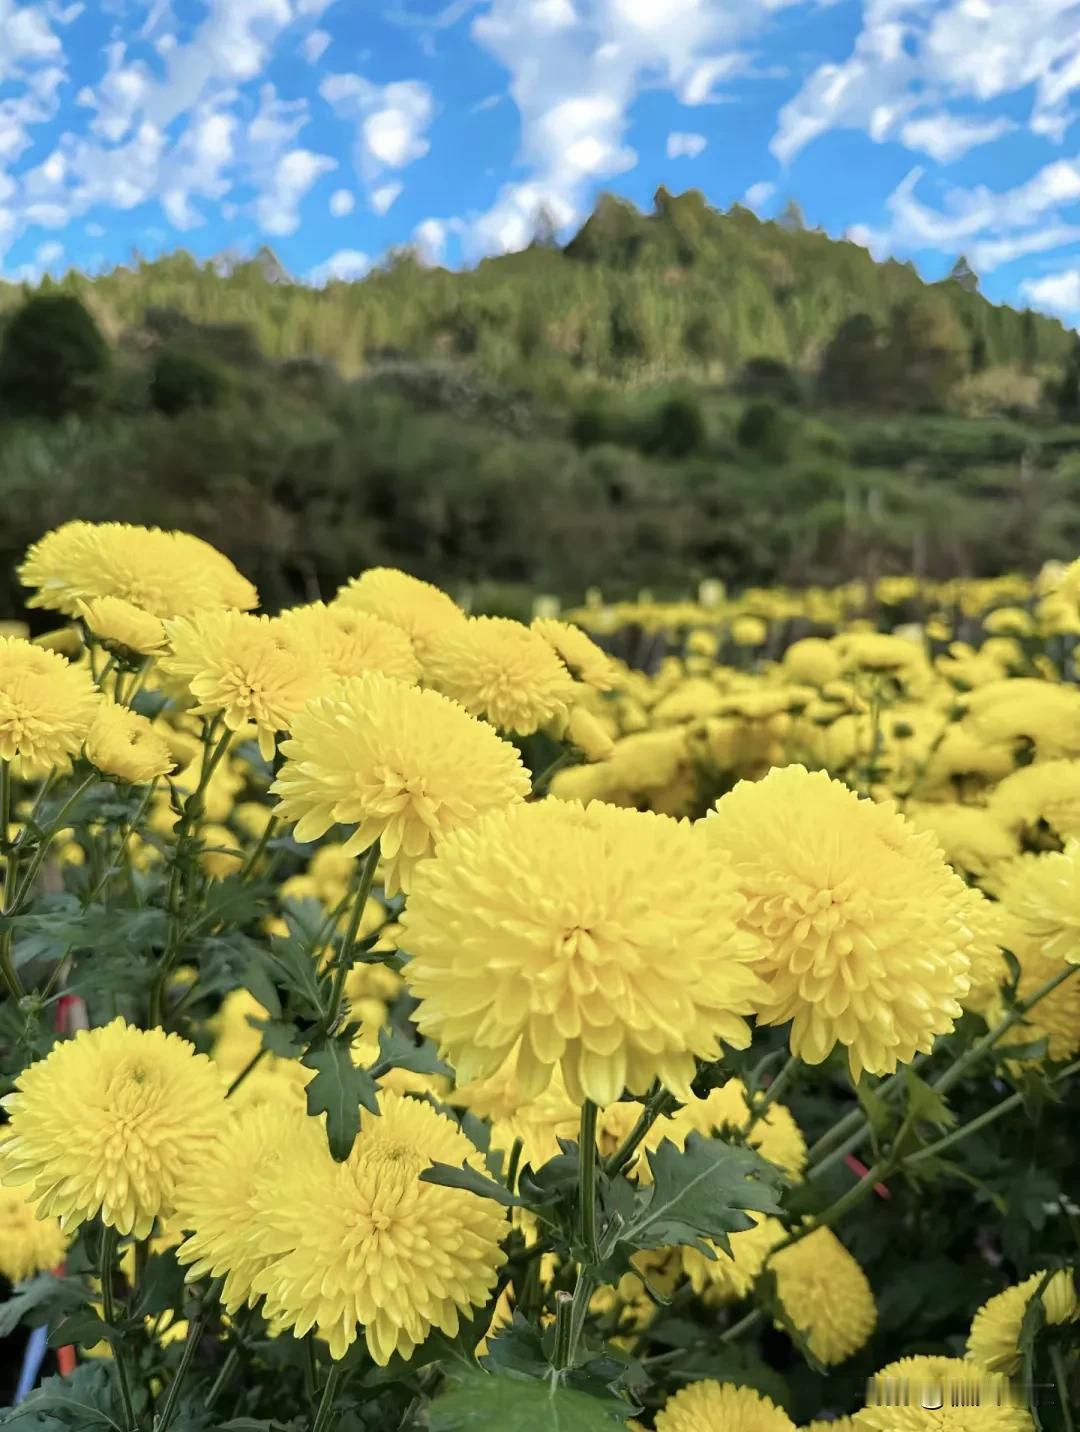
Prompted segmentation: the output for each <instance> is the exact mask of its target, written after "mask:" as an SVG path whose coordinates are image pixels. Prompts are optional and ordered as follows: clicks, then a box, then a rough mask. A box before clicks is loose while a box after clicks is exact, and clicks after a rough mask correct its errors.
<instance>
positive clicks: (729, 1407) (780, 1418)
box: [656, 1378, 796, 1432]
mask: <svg viewBox="0 0 1080 1432" xmlns="http://www.w3.org/2000/svg"><path fill="white" fill-rule="evenodd" d="M656 1432H796V1428H795V1423H794V1422H792V1420H791V1418H790V1417H789V1416H788V1415H787V1413H786V1412H785V1411H784V1410H783V1409H782V1408H780V1407H777V1405H776V1403H775V1402H773V1400H772V1398H771V1397H766V1396H765V1394H764V1393H762V1392H755V1391H754V1389H753V1388H752V1387H736V1386H735V1384H734V1383H731V1382H714V1381H713V1380H712V1379H711V1378H709V1379H707V1380H705V1381H703V1382H692V1383H691V1384H690V1385H689V1387H684V1388H682V1389H681V1390H680V1391H679V1392H676V1393H675V1395H674V1397H669V1398H668V1400H667V1402H665V1403H664V1406H663V1408H662V1409H661V1411H660V1412H658V1413H657V1414H656Z"/></svg>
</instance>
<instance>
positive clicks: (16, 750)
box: [0, 637, 101, 776]
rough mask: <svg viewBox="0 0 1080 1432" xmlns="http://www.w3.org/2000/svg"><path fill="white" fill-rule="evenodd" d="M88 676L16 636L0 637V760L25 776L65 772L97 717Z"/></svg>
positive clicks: (93, 689)
mask: <svg viewBox="0 0 1080 1432" xmlns="http://www.w3.org/2000/svg"><path fill="white" fill-rule="evenodd" d="M100 703H101V695H100V693H99V692H98V690H97V688H96V687H95V686H94V683H93V681H92V680H91V679H90V674H89V672H87V671H85V670H84V669H83V668H82V667H79V666H72V665H70V664H69V663H68V662H67V661H65V660H64V658H63V657H62V656H58V655H57V653H56V652H54V651H46V650H45V649H44V648H43V647H40V646H33V645H32V644H31V643H30V642H28V641H23V640H22V639H21V638H20V637H0V760H5V761H13V760H15V759H16V758H17V759H18V760H19V761H20V763H21V765H22V768H23V771H24V773H25V774H26V775H27V776H35V775H43V774H45V773H46V772H47V771H49V770H50V769H51V768H52V767H54V766H55V767H56V768H57V769H59V770H60V771H67V770H69V769H70V766H71V758H72V756H74V755H76V754H77V752H78V750H79V748H80V747H81V746H82V743H83V741H84V740H85V739H86V735H87V732H88V731H89V730H90V727H91V725H92V723H93V720H94V717H95V715H96V714H97V709H98V706H99V705H100Z"/></svg>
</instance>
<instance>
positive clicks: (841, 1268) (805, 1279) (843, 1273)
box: [767, 1228, 877, 1367]
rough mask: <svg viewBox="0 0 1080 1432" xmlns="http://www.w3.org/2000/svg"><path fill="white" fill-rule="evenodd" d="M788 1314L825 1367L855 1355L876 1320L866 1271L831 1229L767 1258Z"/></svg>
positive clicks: (822, 1230)
mask: <svg viewBox="0 0 1080 1432" xmlns="http://www.w3.org/2000/svg"><path fill="white" fill-rule="evenodd" d="M767 1266H768V1267H769V1269H770V1270H771V1271H772V1272H773V1273H774V1274H775V1275H776V1292H777V1296H778V1297H779V1299H780V1302H781V1303H782V1304H783V1308H784V1312H785V1313H786V1314H787V1316H788V1317H789V1318H790V1319H791V1321H792V1323H793V1324H794V1325H795V1327H796V1328H798V1329H799V1330H800V1331H801V1332H803V1333H804V1334H805V1335H806V1339H807V1343H808V1345H809V1347H810V1350H811V1352H812V1353H813V1354H814V1356H815V1357H816V1358H817V1359H818V1361H819V1362H821V1363H823V1364H824V1365H825V1366H826V1367H833V1366H835V1364H836V1363H838V1362H843V1361H844V1360H845V1359H846V1358H849V1357H851V1355H852V1353H856V1352H858V1351H859V1349H860V1348H861V1347H863V1346H864V1344H865V1343H866V1342H867V1340H868V1338H869V1337H870V1334H871V1333H872V1332H873V1331H874V1327H875V1325H876V1323H877V1306H876V1304H875V1303H874V1295H873V1292H872V1291H871V1289H870V1284H869V1282H868V1280H867V1277H866V1274H865V1273H864V1272H863V1270H862V1269H861V1268H860V1267H859V1265H858V1263H857V1262H856V1261H855V1259H854V1258H853V1257H852V1256H851V1254H850V1253H849V1252H848V1251H847V1249H846V1248H845V1247H844V1245H843V1244H842V1243H841V1242H840V1240H839V1238H837V1236H836V1234H835V1233H834V1232H833V1231H832V1229H831V1228H817V1229H815V1230H814V1232H813V1233H811V1234H809V1235H808V1236H807V1237H806V1238H802V1239H800V1240H799V1241H798V1242H797V1243H793V1244H791V1246H790V1247H788V1248H782V1249H780V1251H779V1252H777V1253H774V1254H773V1255H772V1257H771V1258H770V1259H769V1260H768V1264H767Z"/></svg>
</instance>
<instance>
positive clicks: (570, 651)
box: [532, 617, 616, 691]
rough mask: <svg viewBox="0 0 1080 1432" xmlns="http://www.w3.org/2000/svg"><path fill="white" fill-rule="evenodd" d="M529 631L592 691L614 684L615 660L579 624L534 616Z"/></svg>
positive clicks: (604, 688)
mask: <svg viewBox="0 0 1080 1432" xmlns="http://www.w3.org/2000/svg"><path fill="white" fill-rule="evenodd" d="M532 630H533V631H534V632H535V633H536V635H537V636H540V637H543V639H544V640H545V641H546V642H547V644H548V646H550V647H551V649H552V651H554V652H555V654H556V656H557V657H558V658H559V660H560V661H561V662H562V664H563V665H564V666H565V667H566V669H567V671H569V673H570V675H571V676H572V677H573V678H574V679H575V681H582V682H584V683H585V685H586V686H591V687H592V688H593V689H594V690H595V691H610V690H611V688H612V687H613V686H614V685H615V676H616V670H615V663H614V662H613V661H612V659H611V657H610V656H608V654H607V652H606V651H604V650H603V649H602V648H601V647H598V646H597V644H596V642H594V641H593V639H592V637H590V636H586V635H585V633H584V632H583V631H582V630H581V628H580V627H576V626H571V625H570V623H569V622H561V621H558V620H557V619H556V618H555V617H537V618H536V619H535V620H534V621H533V624H532Z"/></svg>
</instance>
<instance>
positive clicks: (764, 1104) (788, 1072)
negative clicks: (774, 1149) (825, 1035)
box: [742, 1054, 799, 1139]
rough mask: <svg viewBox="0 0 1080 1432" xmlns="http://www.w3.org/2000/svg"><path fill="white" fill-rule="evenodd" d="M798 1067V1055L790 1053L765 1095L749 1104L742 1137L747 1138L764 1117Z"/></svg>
mask: <svg viewBox="0 0 1080 1432" xmlns="http://www.w3.org/2000/svg"><path fill="white" fill-rule="evenodd" d="M798 1067H799V1056H798V1055H797V1054H792V1055H791V1056H790V1057H789V1058H788V1060H787V1062H786V1063H785V1064H784V1067H783V1068H782V1069H781V1070H780V1073H779V1074H777V1076H776V1078H775V1079H774V1080H773V1081H772V1083H771V1084H770V1085H769V1086H768V1088H767V1089H766V1090H765V1097H764V1098H763V1099H761V1100H760V1101H759V1102H758V1103H756V1104H752V1105H751V1108H750V1117H749V1119H748V1120H747V1122H746V1124H745V1126H744V1127H743V1129H742V1137H743V1138H744V1139H747V1138H749V1136H750V1134H751V1133H752V1132H753V1130H754V1126H755V1125H756V1124H757V1123H759V1122H760V1121H761V1119H763V1118H764V1117H765V1115H766V1114H767V1113H768V1111H769V1109H770V1108H771V1107H772V1106H773V1104H775V1103H776V1100H777V1099H778V1098H779V1097H780V1094H781V1092H782V1091H783V1089H784V1087H785V1086H786V1085H787V1084H789V1083H790V1082H791V1079H792V1077H793V1075H794V1073H795V1071H796V1069H797V1068H798Z"/></svg>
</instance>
